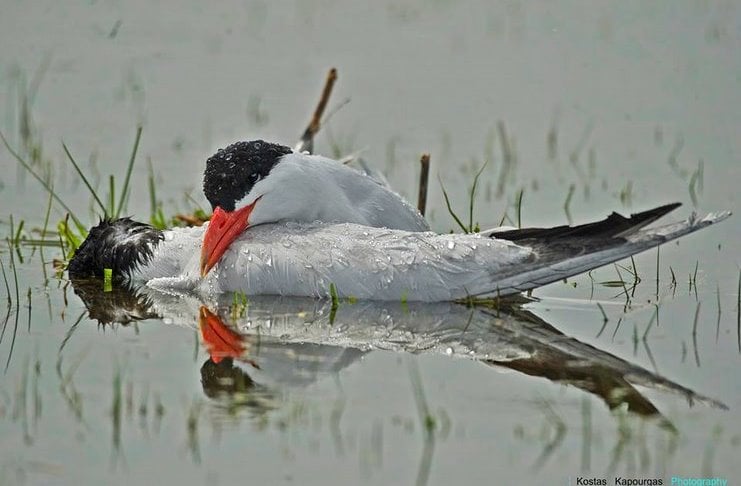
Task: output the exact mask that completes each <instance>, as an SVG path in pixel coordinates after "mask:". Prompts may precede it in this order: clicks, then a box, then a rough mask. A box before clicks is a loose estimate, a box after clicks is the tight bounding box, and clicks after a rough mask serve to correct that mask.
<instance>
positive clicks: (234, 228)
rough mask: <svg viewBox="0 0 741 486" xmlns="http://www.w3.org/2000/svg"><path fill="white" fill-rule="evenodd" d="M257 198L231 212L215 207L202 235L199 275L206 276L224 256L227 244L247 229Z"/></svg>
mask: <svg viewBox="0 0 741 486" xmlns="http://www.w3.org/2000/svg"><path fill="white" fill-rule="evenodd" d="M259 200H260V198H259V197H258V198H257V199H255V202H253V203H252V204H250V205H248V206H245V207H243V208H240V209H237V210H236V211H232V212H226V211H224V210H223V209H221V208H220V207H218V206H217V207H216V209H215V210H214V214H213V216H211V222H210V223H209V224H208V228H207V229H206V234H205V235H203V246H202V248H201V277H205V276H206V274H207V273H208V272H209V270H211V269H212V268H213V267H214V265H216V264H217V263H218V261H219V260H220V259H221V257H222V256H224V253H225V252H226V250H227V248H229V245H231V244H232V242H233V241H234V240H235V239H237V237H238V236H239V235H241V234H242V232H243V231H244V230H246V229H247V227H248V226H249V225H250V224H249V217H250V213H252V210H253V209H255V204H257V201H259Z"/></svg>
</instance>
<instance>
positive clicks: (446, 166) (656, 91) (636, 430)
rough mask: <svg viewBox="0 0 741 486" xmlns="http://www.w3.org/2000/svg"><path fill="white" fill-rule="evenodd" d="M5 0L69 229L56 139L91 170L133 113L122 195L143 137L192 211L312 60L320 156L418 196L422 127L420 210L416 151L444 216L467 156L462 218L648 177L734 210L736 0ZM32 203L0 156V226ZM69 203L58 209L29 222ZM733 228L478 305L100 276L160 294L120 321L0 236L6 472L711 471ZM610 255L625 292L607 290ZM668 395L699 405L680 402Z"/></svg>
mask: <svg viewBox="0 0 741 486" xmlns="http://www.w3.org/2000/svg"><path fill="white" fill-rule="evenodd" d="M0 11H2V14H1V15H0V46H2V47H1V48H0V129H2V132H3V134H4V135H5V136H6V138H7V139H8V142H9V143H10V144H11V146H13V147H16V148H18V149H19V150H20V151H21V152H22V153H23V154H24V155H26V156H29V157H30V155H29V150H35V153H36V154H37V155H38V157H37V158H38V159H39V162H38V163H37V165H35V167H36V168H37V170H39V171H40V172H43V173H47V172H48V173H51V174H52V180H53V185H54V188H55V190H56V191H57V192H58V193H59V195H60V197H61V198H62V199H63V200H64V201H65V202H66V203H67V204H68V205H69V206H71V207H72V209H73V210H74V211H75V212H76V213H78V214H79V215H80V216H81V217H82V219H83V220H84V222H85V223H86V224H88V223H93V222H96V221H97V219H96V216H95V215H94V213H93V211H92V209H93V205H92V203H91V198H90V196H89V194H88V192H87V191H86V189H85V187H84V186H83V185H82V183H81V181H80V180H79V178H78V177H76V175H75V173H74V171H73V169H72V167H71V165H70V164H69V163H68V162H67V160H66V158H65V155H64V152H63V150H62V147H61V141H64V142H65V143H66V144H67V146H68V147H69V149H70V151H71V152H72V153H73V154H74V155H75V157H76V158H77V159H78V160H79V161H80V162H81V165H82V168H83V170H85V171H86V173H88V174H90V176H91V180H92V183H93V184H95V185H97V186H98V187H99V188H100V191H101V193H102V194H107V184H108V175H109V174H115V175H116V180H117V189H120V187H121V181H122V179H123V177H124V172H125V168H126V164H127V161H128V157H129V154H130V152H131V146H132V143H133V139H134V134H135V131H136V126H137V125H139V124H141V125H143V127H144V128H143V135H142V141H141V145H140V148H139V158H138V161H137V165H136V166H135V168H134V172H133V175H132V184H133V189H132V197H131V198H130V201H129V205H128V213H129V214H131V215H133V216H134V217H136V218H138V219H143V220H147V219H148V218H149V214H150V202H149V193H148V189H147V177H148V164H147V161H148V160H149V161H151V165H152V168H153V172H154V173H155V178H156V180H157V197H158V198H159V199H160V200H162V203H163V208H164V211H165V213H166V214H175V213H176V212H178V211H190V210H192V209H193V208H194V207H195V205H196V203H197V204H200V205H201V206H203V207H207V203H206V201H205V198H204V197H203V195H202V194H201V189H200V183H201V182H200V181H201V174H202V170H203V167H204V160H205V158H206V157H208V156H209V155H210V154H212V153H213V152H214V151H215V150H216V149H217V148H219V147H222V146H225V145H226V144H228V143H231V142H233V141H236V140H241V139H252V138H264V139H267V140H272V141H276V142H282V143H286V144H289V145H293V144H294V143H295V142H296V140H297V139H298V136H299V135H300V134H301V133H302V131H303V129H304V127H305V125H306V123H307V122H308V119H309V115H310V114H311V111H312V109H313V107H314V104H315V103H316V100H317V97H318V94H319V92H320V90H321V87H322V83H323V81H324V76H325V74H326V72H327V70H328V69H329V68H330V67H333V66H334V67H336V68H337V69H338V71H339V80H338V82H337V86H336V89H335V92H334V93H333V96H332V100H331V102H330V110H331V109H332V107H336V106H339V105H341V104H342V103H343V102H344V100H346V99H349V100H350V101H349V103H347V104H345V105H343V106H342V107H341V108H340V109H339V110H338V111H337V112H336V113H335V114H334V115H333V116H332V118H331V120H330V122H329V124H328V125H327V126H325V127H324V128H323V130H322V132H320V134H319V135H318V137H317V146H316V150H317V152H318V153H322V154H325V155H336V154H340V155H346V154H348V153H353V152H355V151H359V150H362V156H363V157H364V158H365V159H366V160H368V161H370V162H371V163H372V164H374V165H375V166H376V167H378V168H380V169H381V170H383V172H384V173H385V175H386V176H387V178H388V179H389V181H390V182H391V184H392V186H393V187H394V188H395V189H396V190H398V191H399V192H401V193H402V194H404V195H406V196H407V197H409V198H411V199H414V198H416V191H417V177H418V170H419V164H418V159H419V156H420V154H421V153H423V152H429V153H430V154H431V157H432V169H431V176H432V177H431V184H430V194H429V201H428V208H429V209H428V216H429V219H430V221H431V222H432V225H433V227H434V228H435V229H436V230H438V231H449V230H451V229H457V228H456V226H455V223H454V222H453V220H452V218H451V217H450V216H449V215H448V213H447V210H446V208H445V202H444V199H443V196H442V191H441V190H440V185H439V184H438V182H437V178H438V175H439V177H440V179H441V181H442V182H443V184H444V185H445V189H446V190H447V191H448V194H449V195H450V198H451V201H452V204H453V206H454V208H455V209H456V211H457V212H458V213H459V214H462V215H466V218H465V219H466V220H467V219H468V217H467V215H468V191H469V189H470V187H471V183H472V181H473V176H474V174H475V173H476V171H477V170H478V168H479V167H480V166H481V164H482V163H483V162H484V161H488V164H487V166H486V168H485V169H484V171H483V174H482V178H481V180H480V184H479V188H478V191H477V197H476V206H475V209H474V213H473V215H474V218H473V219H474V221H476V222H478V223H480V225H481V227H482V228H486V227H490V226H494V225H496V224H498V223H499V222H500V221H501V220H502V219H503V218H504V219H505V222H509V223H515V224H516V222H517V219H518V216H517V214H518V211H517V209H516V208H517V200H518V198H519V197H520V196H521V200H522V202H521V205H520V211H519V213H520V215H519V217H520V219H521V222H522V224H523V225H524V226H542V225H557V224H564V223H566V222H568V221H573V222H585V221H588V220H591V219H597V218H601V217H604V216H605V215H606V214H609V212H611V211H613V210H616V211H619V212H622V213H629V212H633V211H639V210H642V209H648V208H650V207H653V206H656V205H659V204H663V203H667V202H672V201H681V202H682V203H684V206H683V207H682V208H680V209H679V210H677V211H676V215H670V216H669V217H668V218H667V219H668V220H672V219H674V220H678V219H679V218H684V217H686V216H688V215H689V214H690V213H691V212H692V211H698V212H700V213H704V212H711V211H717V210H724V209H730V210H733V211H735V212H737V213H738V212H739V210H741V203H740V202H739V199H738V189H737V188H738V185H739V183H741V163H739V160H740V159H741V137H739V134H740V133H741V111H739V106H741V89H740V88H741V57H739V55H738V49H739V47H741V42H740V41H741V39H740V38H739V36H740V35H741V11H740V9H739V7H738V5H737V4H736V3H735V2H732V1H721V2H705V1H704V2H657V3H651V4H645V3H644V2H620V3H617V2H609V3H608V2H557V3H548V4H533V3H525V2H522V3H521V2H514V1H511V2H478V3H474V2H471V3H468V2H460V1H457V2H456V1H447V0H430V1H426V2H423V1H416V2H414V1H412V2H403V3H400V4H398V3H394V2H386V3H379V4H374V5H370V4H367V3H366V2H337V1H331V0H322V1H308V2H298V1H296V2H280V3H278V2H264V1H245V2H233V1H227V2H218V3H214V4H207V3H204V2H190V3H178V4H176V3H168V2H145V1H131V2H120V1H112V0H111V1H83V2H51V1H39V2H34V3H28V2H20V1H16V0H0ZM503 142H504V143H503ZM503 146H506V147H508V149H506V150H505V149H503ZM24 147H25V148H24ZM505 153H506V154H508V155H505ZM186 195H187V196H186ZM47 201H48V197H47V194H46V192H45V191H44V190H43V189H42V188H41V187H40V185H39V184H37V182H36V181H34V180H33V179H32V178H31V177H30V176H29V175H28V174H26V173H25V172H24V170H23V169H22V168H20V166H19V165H18V164H17V163H16V161H15V160H14V159H13V157H12V156H11V155H10V153H9V152H8V151H7V150H5V148H2V149H0V208H2V211H1V212H0V224H1V226H2V234H3V236H6V235H10V233H11V228H10V215H11V214H12V216H13V222H14V228H17V227H18V225H19V223H20V221H24V228H23V234H26V235H27V236H28V237H29V238H31V237H33V238H37V237H38V235H37V234H35V233H33V231H32V230H34V229H38V228H41V227H43V225H44V219H45V213H46V208H47ZM505 215H506V216H507V218H505ZM63 217H64V213H63V212H62V210H61V209H60V208H59V207H58V206H54V208H53V210H52V212H51V217H50V221H51V224H50V227H55V225H56V222H57V221H58V220H60V219H61V218H63ZM740 239H741V225H740V224H739V218H738V215H735V216H733V217H731V218H730V219H729V220H727V221H725V222H723V223H721V224H719V225H718V226H714V227H712V228H710V229H707V230H704V231H702V232H700V233H697V234H694V235H691V236H689V237H686V238H684V239H681V240H680V241H679V243H677V244H674V243H672V244H669V245H666V246H665V247H662V249H661V252H660V255H659V257H658V258H657V254H656V251H651V252H647V253H645V254H642V255H640V256H638V257H636V258H635V267H636V269H637V273H638V276H639V277H640V283H638V284H637V285H635V288H632V287H633V286H632V282H633V280H635V279H634V278H632V276H631V275H630V273H629V272H628V270H627V269H632V268H633V264H632V263H631V262H630V261H628V262H621V265H623V267H626V268H627V269H626V268H618V269H617V270H616V267H615V266H608V267H606V268H603V269H600V270H597V271H594V272H592V274H591V278H590V277H589V276H586V275H585V276H580V277H578V278H574V279H569V280H568V282H566V283H563V282H561V283H556V284H552V285H549V286H547V287H544V288H541V289H538V290H536V291H535V292H534V293H533V296H532V297H533V298H534V300H533V301H532V302H528V303H525V304H521V305H519V304H518V305H516V306H515V308H514V309H509V310H502V311H501V312H500V313H497V312H496V311H494V312H493V313H488V314H487V313H486V312H485V311H483V310H473V311H472V310H469V309H466V308H465V307H462V306H452V307H451V306H442V307H441V306H421V305H412V304H408V305H402V304H400V303H388V304H368V303H356V304H346V303H343V304H342V305H341V306H340V308H339V309H337V311H336V312H335V313H332V311H331V309H330V305H329V303H327V302H314V301H306V300H295V299H270V298H254V299H253V298H250V299H249V301H248V305H247V306H246V307H245V306H242V305H241V303H240V302H237V304H238V305H236V306H235V305H234V302H233V301H232V300H231V298H225V300H224V301H223V302H221V303H220V304H218V305H217V304H216V303H212V304H213V305H212V306H211V307H210V311H208V312H212V311H213V315H211V314H208V313H207V312H206V311H205V310H203V309H201V308H200V305H199V303H197V302H190V301H188V300H187V299H183V300H178V301H175V302H173V301H172V300H168V299H167V298H161V297H158V296H149V297H147V298H148V299H149V303H150V304H152V305H154V307H153V308H149V310H145V309H143V307H142V306H141V303H142V301H143V299H144V297H142V296H132V295H128V294H118V293H116V292H114V293H113V294H102V293H98V294H97V298H104V299H107V304H106V305H107V307H106V306H102V307H101V305H100V304H98V305H97V307H94V308H96V309H101V308H103V309H107V308H117V309H120V308H122V307H123V308H127V309H129V310H130V311H131V312H139V313H143V312H151V313H152V316H153V317H151V318H148V319H145V320H141V321H138V322H136V323H132V324H130V325H126V326H124V325H116V326H102V325H99V324H98V321H97V319H100V318H101V317H100V316H99V315H92V316H89V315H88V314H87V310H86V306H85V304H84V302H83V300H82V299H81V298H80V295H86V296H88V299H93V298H96V294H95V293H93V296H92V297H90V295H91V294H90V293H88V294H85V293H84V291H83V290H80V289H73V288H72V286H70V285H68V282H67V281H66V280H65V278H61V279H60V278H57V277H55V276H54V270H53V267H52V264H51V261H52V259H54V258H60V257H61V256H62V255H61V250H60V249H59V248H57V247H45V248H43V251H42V248H39V247H35V248H34V247H32V246H29V245H24V244H21V245H20V248H19V249H18V250H17V251H12V260H11V251H9V249H8V245H7V244H5V242H4V243H3V245H2V249H0V260H2V262H3V265H4V268H5V271H6V275H7V277H8V282H9V291H10V292H9V294H10V297H11V301H12V302H11V304H10V305H9V306H8V305H7V301H6V300H5V295H4V294H5V286H4V283H0V300H2V304H0V318H2V319H5V316H6V315H7V319H5V320H4V321H0V323H4V325H3V336H2V338H1V339H0V366H2V367H3V373H2V375H0V451H1V453H0V484H77V483H85V484H100V483H106V484H129V483H134V482H141V483H152V482H158V483H164V482H168V483H169V482H173V483H174V482H180V483H187V484H190V483H193V484H202V483H209V484H229V483H234V482H240V483H241V482H245V481H250V482H262V483H268V484H275V483H289V484H290V483H293V484H328V483H330V484H347V483H362V484H396V483H401V484H409V483H416V484H451V483H454V482H456V483H463V484H468V483H484V482H485V483H491V484H512V483H521V484H576V480H577V478H578V477H589V478H591V477H597V478H612V477H613V476H618V477H625V478H662V479H663V484H670V481H671V478H672V476H682V477H720V478H725V479H728V480H729V484H733V481H737V480H738V478H739V477H741V466H740V465H739V463H738V457H739V456H740V455H741V426H740V425H739V421H738V411H739V410H740V409H741V380H739V377H738V376H739V375H738V374H737V370H738V369H739V365H740V364H741V341H739V340H740V339H741V338H740V337H739V332H740V331H739V327H738V326H739V324H738V323H739V310H738V299H739V275H740V271H741V270H740V266H741V252H740V251H739V246H738V242H739V240H740ZM657 263H658V269H657ZM14 267H15V269H16V273H17V282H18V298H16V286H15V278H14V275H13V271H12V269H13V268H14ZM617 272H620V274H621V276H622V278H623V279H625V280H628V284H629V288H628V293H629V294H630V296H631V297H630V299H629V302H628V301H626V298H625V295H624V291H623V288H622V286H620V287H615V286H611V285H610V284H609V282H610V281H615V280H617V279H618V273H617ZM672 274H673V275H674V277H675V280H676V283H675V284H673V283H672ZM657 276H658V281H657ZM604 282H608V285H604ZM75 290H76V291H77V293H75ZM106 295H107V296H108V297H106ZM145 297H146V296H145ZM29 304H30V305H29ZM598 304H599V305H598ZM603 311H604V315H603ZM91 314H92V312H91ZM330 314H334V315H332V316H331V318H330ZM155 315H156V316H159V317H156V316H155ZM119 317H120V316H119ZM142 317H147V315H144V316H142ZM605 317H606V319H607V320H606V321H605ZM104 320H105V319H104ZM235 329H237V330H238V331H239V333H236V331H235ZM469 341H470V342H469ZM667 380H668V381H667ZM628 383H632V384H633V385H635V388H633V387H632V385H628ZM692 392H694V393H696V394H699V395H701V396H704V397H707V398H708V400H703V399H696V400H694V404H693V405H692V406H690V404H689V403H688V399H687V398H688V397H692V396H693V395H692ZM713 400H714V401H717V402H720V403H717V402H714V401H713ZM721 404H722V405H725V407H727V409H726V408H724V407H722V406H720V405H721ZM609 484H612V479H610V482H609Z"/></svg>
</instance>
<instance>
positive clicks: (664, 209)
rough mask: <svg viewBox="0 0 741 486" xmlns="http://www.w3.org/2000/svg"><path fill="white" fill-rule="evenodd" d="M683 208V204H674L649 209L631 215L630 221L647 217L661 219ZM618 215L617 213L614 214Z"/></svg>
mask: <svg viewBox="0 0 741 486" xmlns="http://www.w3.org/2000/svg"><path fill="white" fill-rule="evenodd" d="M680 206H682V203H681V202H673V203H669V204H664V205H663V206H658V207H655V208H653V209H647V210H646V211H641V212H638V213H633V214H631V215H630V219H634V218H635V219H643V218H647V217H654V218H657V219H658V218H660V217H662V216H664V215H665V214H669V213H671V212H672V211H674V210H675V209H677V208H678V207H680ZM614 214H617V213H614Z"/></svg>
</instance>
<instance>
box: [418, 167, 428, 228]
mask: <svg viewBox="0 0 741 486" xmlns="http://www.w3.org/2000/svg"><path fill="white" fill-rule="evenodd" d="M419 164H420V165H421V166H422V170H421V171H420V173H419V197H418V199H417V209H419V212H420V213H422V216H424V215H425V209H426V208H427V180H428V179H429V177H430V154H422V157H421V158H420V159H419Z"/></svg>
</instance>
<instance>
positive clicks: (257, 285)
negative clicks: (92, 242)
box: [130, 213, 730, 301]
mask: <svg viewBox="0 0 741 486" xmlns="http://www.w3.org/2000/svg"><path fill="white" fill-rule="evenodd" d="M729 214H730V213H718V214H714V215H708V216H706V217H704V218H702V219H697V218H694V217H693V218H690V219H688V220H686V221H683V222H680V223H674V224H669V225H665V226H661V227H657V228H654V229H643V230H640V231H637V232H635V233H633V234H631V235H629V236H627V237H626V239H625V241H624V242H622V243H619V244H617V245H613V246H610V247H607V248H604V249H599V248H596V249H595V250H594V251H589V252H586V253H580V254H579V253H577V254H576V255H574V254H572V253H569V252H567V251H565V250H564V252H563V253H560V250H559V249H558V248H556V249H555V250H554V249H551V248H547V251H546V250H544V249H543V248H541V247H539V246H537V245H535V246H533V247H529V246H520V245H517V244H514V243H511V242H509V241H503V240H499V239H495V238H488V237H485V236H481V235H478V234H472V235H464V234H448V235H437V234H434V233H429V232H426V233H412V232H407V231H400V230H390V229H384V228H371V227H367V226H360V225H357V224H349V223H346V224H319V223H314V224H300V223H284V224H283V223H281V224H272V225H260V226H257V227H252V228H251V229H250V230H249V231H247V232H246V233H245V234H243V235H242V236H240V237H239V238H238V239H237V240H235V241H234V242H233V243H232V245H231V246H230V247H229V249H228V250H227V251H226V253H225V254H224V256H223V257H222V258H221V260H220V262H219V263H218V265H217V266H216V267H215V268H214V269H213V270H212V271H211V272H210V273H209V274H208V275H207V276H206V277H205V278H204V279H201V278H200V273H199V260H198V252H199V250H200V247H201V240H202V236H203V229H202V228H192V229H175V230H171V231H168V232H166V233H165V240H164V241H163V242H162V243H160V244H159V245H158V247H157V248H156V249H155V252H154V256H153V258H152V259H151V261H150V262H149V264H147V265H145V266H142V267H140V268H139V269H138V270H137V271H135V272H133V273H132V274H131V275H130V278H131V279H132V280H137V281H147V282H148V285H150V286H152V287H155V288H159V289H167V288H168V287H173V288H180V289H188V290H194V291H197V292H202V293H208V294H212V293H220V292H229V291H243V292H245V293H246V294H248V295H260V294H280V295H294V296H317V297H326V296H329V295H330V287H331V285H334V287H335V289H336V291H337V293H338V295H339V296H340V297H351V296H352V297H356V298H358V299H374V300H410V301H443V300H453V299H463V298H466V297H468V296H484V295H486V296H497V295H500V296H505V295H510V294H513V293H517V292H520V291H525V290H529V289H532V288H535V287H538V286H541V285H544V284H547V283H550V282H554V281H557V280H561V279H563V278H566V277H569V276H572V275H576V274H578V273H582V272H585V271H588V270H590V269H592V268H596V267H599V266H602V265H605V264H607V263H611V262H614V261H617V260H620V259H622V258H625V257H627V256H630V255H633V254H635V253H638V252H640V251H643V250H646V249H649V248H653V247H656V246H658V245H660V244H662V243H664V242H666V241H670V240H672V239H675V238H678V237H680V236H682V235H685V234H688V233H691V232H694V231H697V230H698V229H701V228H703V227H706V226H708V225H710V224H712V223H715V222H717V221H720V220H722V219H725V218H726V217H727V216H728V215H729Z"/></svg>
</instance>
